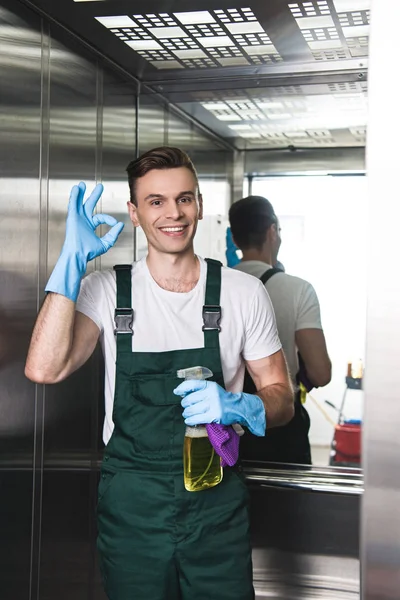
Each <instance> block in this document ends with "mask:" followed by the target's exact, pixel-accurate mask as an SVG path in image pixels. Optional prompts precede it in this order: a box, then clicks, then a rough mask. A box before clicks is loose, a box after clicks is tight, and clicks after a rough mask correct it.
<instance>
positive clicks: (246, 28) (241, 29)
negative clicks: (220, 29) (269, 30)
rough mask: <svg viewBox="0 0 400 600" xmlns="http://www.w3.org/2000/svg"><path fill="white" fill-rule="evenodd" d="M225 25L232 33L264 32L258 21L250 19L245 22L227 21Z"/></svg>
mask: <svg viewBox="0 0 400 600" xmlns="http://www.w3.org/2000/svg"><path fill="white" fill-rule="evenodd" d="M225 27H226V28H227V29H228V31H230V33H232V34H233V35H238V34H243V33H265V32H264V29H263V28H262V27H261V25H260V23H259V22H258V21H250V22H247V23H227V24H226V25H225Z"/></svg>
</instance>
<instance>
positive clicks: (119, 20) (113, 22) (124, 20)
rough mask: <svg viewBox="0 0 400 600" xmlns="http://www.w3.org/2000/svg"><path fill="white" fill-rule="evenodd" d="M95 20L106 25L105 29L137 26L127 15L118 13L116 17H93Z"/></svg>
mask: <svg viewBox="0 0 400 600" xmlns="http://www.w3.org/2000/svg"><path fill="white" fill-rule="evenodd" d="M95 19H96V21H98V22H99V23H101V24H102V25H104V27H107V29H113V28H117V27H118V28H119V27H137V25H136V23H135V21H132V19H131V18H130V17H128V16H127V15H119V16H116V17H95Z"/></svg>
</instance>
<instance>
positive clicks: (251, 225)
mask: <svg viewBox="0 0 400 600" xmlns="http://www.w3.org/2000/svg"><path fill="white" fill-rule="evenodd" d="M229 222H230V226H231V231H232V236H233V238H234V240H235V242H236V244H237V245H238V246H239V248H240V249H241V250H249V249H250V248H257V249H260V248H262V246H263V244H264V242H265V239H266V236H267V231H268V229H269V228H270V227H271V225H277V224H278V219H277V216H276V214H275V211H274V208H273V206H272V204H271V202H269V200H267V199H266V198H264V197H263V196H248V197H247V198H242V200H238V201H237V202H234V203H233V204H232V206H231V207H230V209H229Z"/></svg>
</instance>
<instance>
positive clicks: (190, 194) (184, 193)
mask: <svg viewBox="0 0 400 600" xmlns="http://www.w3.org/2000/svg"><path fill="white" fill-rule="evenodd" d="M195 195H196V194H195V193H194V192H192V190H188V191H187V192H179V194H178V196H177V198H179V196H193V197H194V196H195Z"/></svg>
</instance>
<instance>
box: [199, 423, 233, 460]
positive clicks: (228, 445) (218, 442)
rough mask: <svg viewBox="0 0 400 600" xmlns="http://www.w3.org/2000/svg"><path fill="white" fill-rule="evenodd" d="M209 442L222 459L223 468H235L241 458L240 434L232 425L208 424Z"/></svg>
mask: <svg viewBox="0 0 400 600" xmlns="http://www.w3.org/2000/svg"><path fill="white" fill-rule="evenodd" d="M206 429H207V433H208V437H209V440H210V442H211V445H212V446H213V448H214V450H215V452H216V453H217V454H218V455H219V456H220V457H221V465H222V466H223V467H227V466H228V467H233V465H234V464H236V462H237V460H238V458H239V438H240V436H239V434H238V433H236V431H235V430H234V429H233V427H231V426H230V425H228V426H227V425H218V424H217V423H207V424H206Z"/></svg>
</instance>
